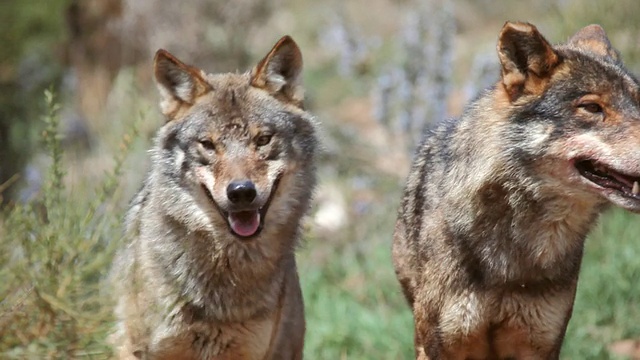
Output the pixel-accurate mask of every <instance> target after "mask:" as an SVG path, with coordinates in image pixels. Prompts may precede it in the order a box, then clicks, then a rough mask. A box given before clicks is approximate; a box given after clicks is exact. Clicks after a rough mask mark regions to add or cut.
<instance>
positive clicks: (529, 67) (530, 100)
mask: <svg viewBox="0 0 640 360" xmlns="http://www.w3.org/2000/svg"><path fill="white" fill-rule="evenodd" d="M498 55H499V58H500V62H501V65H502V78H501V81H500V82H499V83H498V85H497V92H496V93H497V101H496V103H497V104H498V107H499V108H501V109H502V110H503V111H505V112H506V116H505V118H506V119H508V124H506V125H505V127H504V128H505V129H508V130H506V131H504V134H503V136H504V137H505V138H507V139H509V142H510V143H511V144H513V146H512V151H511V154H510V155H511V158H512V159H517V162H518V161H519V162H520V164H521V165H524V163H527V164H531V163H533V164H534V166H533V169H534V170H533V173H532V174H528V175H527V176H529V177H531V176H533V177H535V178H538V179H541V180H542V182H543V183H546V184H550V185H552V186H553V187H556V188H557V189H563V190H562V191H565V192H566V193H567V194H571V195H572V196H573V195H575V196H577V197H581V198H583V199H588V198H591V199H600V200H599V201H600V202H604V200H605V199H606V200H608V201H610V202H611V203H613V204H616V205H618V206H620V207H623V208H625V209H628V210H631V211H635V212H640V185H639V183H640V84H639V83H638V80H636V78H634V77H633V76H632V75H631V74H630V73H629V72H628V71H627V70H626V69H625V67H624V65H623V64H622V62H621V60H620V58H619V55H618V52H617V51H616V50H614V49H613V48H612V46H611V43H610V42H609V40H608V38H607V36H606V34H605V32H604V30H603V29H602V28H601V27H600V26H598V25H590V26H587V27H585V28H583V29H582V30H580V31H579V32H578V33H576V34H575V35H574V36H573V37H571V38H570V39H569V41H568V42H567V43H565V44H561V45H558V46H552V45H550V44H549V43H548V42H547V40H545V39H544V37H543V36H542V35H541V34H540V33H539V32H538V30H537V29H536V27H535V26H533V25H531V24H527V23H507V24H505V26H504V28H503V29H502V32H501V33H500V36H499V41H498ZM522 168H529V169H531V168H532V167H531V166H522Z"/></svg>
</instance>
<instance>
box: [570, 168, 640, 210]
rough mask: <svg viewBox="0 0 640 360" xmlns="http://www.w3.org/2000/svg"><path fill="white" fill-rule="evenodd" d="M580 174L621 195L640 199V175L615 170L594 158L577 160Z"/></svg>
mask: <svg viewBox="0 0 640 360" xmlns="http://www.w3.org/2000/svg"><path fill="white" fill-rule="evenodd" d="M575 167H576V169H578V172H580V175H582V177H584V178H585V179H587V180H589V181H591V182H592V183H594V184H596V185H598V186H600V187H602V188H605V189H611V190H614V191H616V192H618V193H619V194H620V195H622V196H624V197H627V198H630V199H634V200H640V176H631V175H626V174H622V173H620V172H618V171H615V170H613V169H611V168H609V167H607V166H606V165H603V164H602V163H598V162H597V161H594V160H581V161H576V163H575Z"/></svg>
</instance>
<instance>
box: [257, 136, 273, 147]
mask: <svg viewBox="0 0 640 360" xmlns="http://www.w3.org/2000/svg"><path fill="white" fill-rule="evenodd" d="M271 136H272V135H271V134H265V135H260V136H258V138H257V139H256V145H257V146H265V145H267V144H268V143H270V142H271Z"/></svg>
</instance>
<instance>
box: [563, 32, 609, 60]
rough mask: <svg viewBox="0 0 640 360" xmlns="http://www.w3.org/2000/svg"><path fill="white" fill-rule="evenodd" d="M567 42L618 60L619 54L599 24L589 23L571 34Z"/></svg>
mask: <svg viewBox="0 0 640 360" xmlns="http://www.w3.org/2000/svg"><path fill="white" fill-rule="evenodd" d="M568 44H569V45H570V46H573V47H575V48H578V49H584V50H587V51H589V52H592V53H594V54H596V55H599V56H604V57H609V58H612V59H613V60H615V61H618V60H619V58H620V56H619V54H618V52H617V51H616V50H615V49H614V48H613V46H611V43H610V42H609V38H608V37H607V34H606V33H605V32H604V29H603V28H602V27H601V26H600V25H596V24H593V25H589V26H586V27H584V28H582V29H581V30H580V31H578V32H577V33H576V34H575V35H573V36H572V37H571V38H570V39H569V42H568Z"/></svg>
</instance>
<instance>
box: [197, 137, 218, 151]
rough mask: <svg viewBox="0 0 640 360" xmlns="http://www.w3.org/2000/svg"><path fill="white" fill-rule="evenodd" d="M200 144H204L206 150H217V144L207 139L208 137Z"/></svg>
mask: <svg viewBox="0 0 640 360" xmlns="http://www.w3.org/2000/svg"><path fill="white" fill-rule="evenodd" d="M200 145H202V148H203V149H205V150H206V151H215V150H216V145H215V144H214V143H213V141H211V140H206V139H204V140H200Z"/></svg>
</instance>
